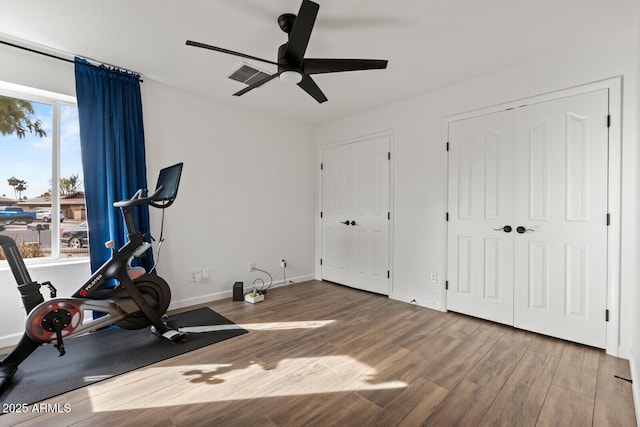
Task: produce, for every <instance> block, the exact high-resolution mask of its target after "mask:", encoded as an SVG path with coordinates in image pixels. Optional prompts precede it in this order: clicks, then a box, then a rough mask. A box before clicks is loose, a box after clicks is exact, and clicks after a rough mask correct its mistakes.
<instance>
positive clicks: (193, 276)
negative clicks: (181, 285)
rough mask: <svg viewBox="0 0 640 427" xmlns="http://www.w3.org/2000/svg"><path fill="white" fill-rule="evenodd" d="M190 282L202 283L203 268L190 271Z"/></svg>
mask: <svg viewBox="0 0 640 427" xmlns="http://www.w3.org/2000/svg"><path fill="white" fill-rule="evenodd" d="M189 282H191V283H199V282H202V269H201V268H197V269H193V270H189Z"/></svg>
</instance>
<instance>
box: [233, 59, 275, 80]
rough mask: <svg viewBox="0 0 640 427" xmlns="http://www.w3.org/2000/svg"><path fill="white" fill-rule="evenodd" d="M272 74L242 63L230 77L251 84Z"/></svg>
mask: <svg viewBox="0 0 640 427" xmlns="http://www.w3.org/2000/svg"><path fill="white" fill-rule="evenodd" d="M270 75H271V74H267V73H265V72H264V71H261V70H258V69H256V68H253V67H250V66H248V65H246V64H245V65H242V66H241V67H240V68H238V69H237V70H236V71H234V72H233V73H232V74H231V75H230V76H229V78H230V79H231V80H236V81H238V82H241V83H245V84H247V85H251V84H253V83H255V82H257V81H258V80H262V79H264V78H265V77H269V76H270Z"/></svg>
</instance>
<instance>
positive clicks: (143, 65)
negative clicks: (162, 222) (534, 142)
mask: <svg viewBox="0 0 640 427" xmlns="http://www.w3.org/2000/svg"><path fill="white" fill-rule="evenodd" d="M300 2H301V0H269V1H267V0H184V1H176V0H134V1H131V0H109V1H104V0H83V1H78V0H56V1H49V0H40V1H38V0H31V1H29V0H21V1H11V2H9V1H5V2H3V5H2V9H1V12H0V39H3V40H7V41H15V40H20V41H22V42H23V43H24V42H29V43H34V44H36V45H39V46H40V47H41V48H44V47H46V48H51V49H54V50H55V51H57V52H62V53H70V54H77V55H79V56H84V57H86V58H89V59H93V60H97V61H100V62H104V63H108V64H112V65H117V66H119V67H122V68H126V69H129V70H133V71H136V72H138V73H141V74H142V75H143V77H144V78H145V79H152V80H156V81H159V82H163V83H166V84H169V85H172V86H176V87H179V88H182V89H185V90H188V91H191V92H196V93H200V94H202V95H205V96H208V97H211V98H214V99H217V100H220V101H222V102H225V103H228V104H230V105H237V106H241V107H242V108H251V109H254V110H259V111H268V112H269V113H270V114H276V115H279V116H283V117H286V118H288V119H291V120H296V121H300V122H304V123H309V124H319V123H324V122H327V121H330V120H334V119H337V118H340V117H343V116H349V115H352V114H356V113H359V112H363V111H367V110H370V109H373V108H376V107H379V106H382V105H385V104H389V103H392V102H396V101H400V100H404V99H408V98H411V97H413V96H416V95H419V94H421V93H425V92H428V91H431V90H434V89H436V88H439V87H443V86H447V85H450V84H453V83H456V82H460V81H464V80H467V79H470V78H473V77H475V76H479V75H482V74H486V73H490V72H493V71H497V70H500V69H504V68H508V67H511V66H514V65H517V64H521V63H523V62H526V61H530V60H532V59H535V58H537V57H541V56H545V55H550V54H554V53H558V52H562V51H563V50H567V49H570V48H572V47H575V46H578V45H582V44H588V43H590V42H594V41H596V40H597V39H601V38H603V37H606V36H608V35H613V34H616V33H622V32H626V31H629V30H632V29H634V28H636V27H637V25H638V22H639V17H640V13H639V9H640V2H639V1H638V0H404V1H396V2H392V1H389V0H351V1H348V0H317V2H318V3H319V4H320V11H319V14H318V18H317V20H316V25H315V27H314V31H313V33H312V35H311V41H310V43H309V46H308V49H307V53H306V56H307V57H315V58H373V59H388V60H389V66H388V68H387V69H386V70H373V71H357V72H347V73H335V74H323V75H317V76H314V79H315V80H316V82H317V83H318V85H319V86H320V88H321V89H322V90H323V91H324V93H325V95H326V96H327V98H328V99H329V101H328V102H325V103H323V104H318V103H316V101H314V100H313V99H312V98H311V97H310V96H308V95H307V94H306V93H304V92H303V91H302V90H301V89H300V88H298V87H296V86H286V85H284V84H282V83H281V82H279V81H278V80H274V81H271V82H269V83H267V84H266V85H264V86H263V87H261V88H258V89H256V90H253V91H251V92H249V93H247V94H246V95H244V96H242V97H232V94H233V93H234V92H236V91H238V90H240V89H241V88H243V87H244V85H243V84H242V83H238V82H235V81H232V80H229V79H228V78H227V76H228V75H229V74H231V72H232V71H234V70H235V69H236V68H238V67H239V66H240V65H241V64H242V63H243V62H246V63H249V64H250V65H253V66H254V67H257V68H260V69H262V70H264V71H267V72H274V71H275V66H272V65H269V64H265V63H262V62H256V61H250V60H244V59H242V58H239V57H235V56H230V55H225V54H222V53H218V52H213V51H209V50H204V49H198V48H194V47H189V46H186V45H185V41H186V40H187V39H191V40H195V41H199V42H202V43H206V44H211V45H214V46H219V47H224V48H226V49H230V50H235V51H239V52H243V53H246V54H249V55H253V56H257V57H261V58H264V59H268V60H272V61H276V54H277V49H278V46H279V45H280V44H282V43H284V42H286V37H287V36H286V34H285V33H283V32H282V31H281V30H280V28H279V27H278V25H277V22H276V19H277V17H278V16H279V15H280V14H282V13H285V12H289V13H296V12H297V10H298V8H299V7H300ZM612 49H615V46H612ZM0 62H1V61H0ZM3 66H6V64H3Z"/></svg>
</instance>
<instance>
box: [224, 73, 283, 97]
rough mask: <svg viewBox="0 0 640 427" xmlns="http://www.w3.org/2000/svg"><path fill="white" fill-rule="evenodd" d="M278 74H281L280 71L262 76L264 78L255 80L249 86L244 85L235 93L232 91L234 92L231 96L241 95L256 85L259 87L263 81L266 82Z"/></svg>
mask: <svg viewBox="0 0 640 427" xmlns="http://www.w3.org/2000/svg"><path fill="white" fill-rule="evenodd" d="M280 74H281V73H280V72H278V73H275V74H272V75H270V76H267V77H265V78H264V79H262V80H258V81H257V82H255V83H254V84H251V85H249V86H247V87H245V88H244V89H242V90H239V91H237V92H236V93H234V94H233V96H242V95H244V94H245V93H247V92H249V91H250V90H253V89H255V88H257V87H260V86H262V85H263V84H265V83H267V82H269V81H271V80H273V79H275V78H276V77H278V76H279V75H280Z"/></svg>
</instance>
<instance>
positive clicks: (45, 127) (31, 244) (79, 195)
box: [0, 85, 89, 259]
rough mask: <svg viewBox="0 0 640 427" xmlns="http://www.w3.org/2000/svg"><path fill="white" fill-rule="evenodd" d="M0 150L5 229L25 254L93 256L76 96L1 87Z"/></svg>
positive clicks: (1, 226)
mask: <svg viewBox="0 0 640 427" xmlns="http://www.w3.org/2000/svg"><path fill="white" fill-rule="evenodd" d="M7 86H8V85H7ZM0 153H1V154H0V233H1V234H5V235H8V236H9V237H11V238H13V239H14V240H15V241H16V243H17V244H18V247H19V248H20V252H21V253H22V255H23V257H24V258H41V259H59V258H69V257H88V254H89V253H88V232H87V228H86V212H85V201H84V189H83V186H82V183H83V179H82V177H83V175H82V160H81V156H80V131H79V124H78V108H77V106H76V104H75V99H74V98H72V97H69V96H64V95H57V94H51V93H43V92H41V91H37V90H30V89H28V88H22V87H14V86H11V88H10V89H7V88H5V86H3V85H0Z"/></svg>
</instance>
